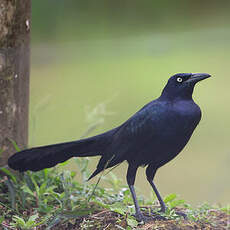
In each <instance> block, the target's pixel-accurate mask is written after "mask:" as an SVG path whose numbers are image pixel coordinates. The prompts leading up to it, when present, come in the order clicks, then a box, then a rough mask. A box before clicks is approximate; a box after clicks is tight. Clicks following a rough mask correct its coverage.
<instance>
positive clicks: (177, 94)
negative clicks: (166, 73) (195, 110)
mask: <svg viewBox="0 0 230 230" xmlns="http://www.w3.org/2000/svg"><path fill="white" fill-rule="evenodd" d="M209 77H211V75H210V74H207V73H178V74H175V75H173V76H172V77H170V78H169V80H168V83H167V84H166V86H165V88H164V89H163V91H162V94H161V97H162V98H167V99H171V100H174V99H185V100H186V99H191V98H192V93H193V89H194V86H195V84H196V83H197V82H199V81H201V80H204V79H206V78H209Z"/></svg>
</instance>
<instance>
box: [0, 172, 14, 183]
mask: <svg viewBox="0 0 230 230" xmlns="http://www.w3.org/2000/svg"><path fill="white" fill-rule="evenodd" d="M0 170H1V171H2V172H3V173H5V174H6V175H7V176H9V177H10V179H11V180H12V181H13V182H14V183H17V179H16V176H15V175H14V174H13V173H12V172H11V171H10V170H8V169H6V168H0Z"/></svg>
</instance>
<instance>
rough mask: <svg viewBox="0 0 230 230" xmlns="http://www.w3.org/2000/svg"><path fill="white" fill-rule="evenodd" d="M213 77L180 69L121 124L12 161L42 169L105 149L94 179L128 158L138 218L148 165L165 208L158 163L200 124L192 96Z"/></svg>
mask: <svg viewBox="0 0 230 230" xmlns="http://www.w3.org/2000/svg"><path fill="white" fill-rule="evenodd" d="M208 77H210V75H209V74H190V73H181V74H176V75H174V76H172V77H171V78H170V79H169V81H168V83H167V84H166V86H165V88H164V89H163V91H162V94H161V96H160V97H159V98H158V99H156V100H154V101H152V102H150V103H149V104H147V105H145V106H144V107H143V108H142V109H141V110H139V111H138V112H137V113H135V114H134V115H133V116H132V117H131V118H130V119H128V120H127V121H126V122H125V123H123V124H122V125H120V126H119V127H117V128H115V129H112V130H110V131H108V132H105V133H103V134H100V135H98V136H95V137H90V138H87V139H82V140H79V141H73V142H68V143H62V144H56V145H50V146H45V147H37V148H32V149H27V150H24V151H21V152H18V153H16V154H14V155H13V156H12V157H10V158H9V161H8V164H9V166H10V167H11V168H13V169H16V170H19V171H21V172H22V171H26V170H32V171H38V170H41V169H43V168H48V167H53V166H54V165H56V164H57V163H60V162H63V161H65V160H67V159H69V158H71V157H74V156H76V157H84V156H95V155H101V156H102V157H101V159H100V161H99V163H98V165H97V168H96V170H95V171H94V173H93V174H92V175H91V177H90V178H89V179H91V178H92V177H94V176H95V175H97V174H98V173H100V172H101V171H102V170H104V169H105V167H107V168H109V167H112V166H115V165H117V164H119V163H121V162H122V161H125V160H126V161H127V162H128V164H129V168H128V172H127V182H128V185H129V187H130V191H131V193H132V196H133V200H134V204H135V207H136V217H137V219H138V220H144V219H145V217H144V216H143V214H142V213H141V212H140V208H139V206H138V203H137V200H136V195H135V191H134V187H133V185H134V181H135V176H136V171H137V169H138V167H139V166H142V165H147V166H148V167H147V169H146V176H147V179H148V181H149V183H150V185H151V186H152V188H153V189H154V191H155V193H156V195H157V197H158V199H159V201H160V204H161V210H162V211H165V209H166V207H165V204H164V202H163V201H162V199H161V197H160V194H159V192H158V191H157V189H156V187H155V185H154V183H153V178H154V175H155V173H156V170H157V169H158V168H159V167H161V166H162V165H164V164H166V163H167V162H168V161H170V160H172V159H173V158H174V157H175V156H176V155H177V154H179V153H180V152H181V150H182V149H183V148H184V146H185V145H186V144H187V142H188V141H189V139H190V137H191V135H192V133H193V131H194V129H195V128H196V126H197V125H198V123H199V121H200V119H201V110H200V108H199V106H198V105H197V104H196V103H195V102H194V101H193V99H192V93H193V89H194V86H195V84H196V83H197V82H198V81H200V80H203V79H205V78H208Z"/></svg>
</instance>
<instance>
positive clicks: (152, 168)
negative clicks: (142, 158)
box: [146, 164, 166, 212]
mask: <svg viewBox="0 0 230 230" xmlns="http://www.w3.org/2000/svg"><path fill="white" fill-rule="evenodd" d="M156 170H157V169H156V167H155V166H154V165H151V164H150V165H149V166H148V167H147V169H146V177H147V180H148V182H149V184H150V185H151V187H152V188H153V191H154V192H155V194H156V196H157V199H158V200H159V202H160V205H161V210H160V211H161V212H165V211H166V205H165V203H164V201H163V199H162V198H161V195H160V193H159V192H158V190H157V188H156V186H155V184H154V183H153V178H154V176H155V174H156Z"/></svg>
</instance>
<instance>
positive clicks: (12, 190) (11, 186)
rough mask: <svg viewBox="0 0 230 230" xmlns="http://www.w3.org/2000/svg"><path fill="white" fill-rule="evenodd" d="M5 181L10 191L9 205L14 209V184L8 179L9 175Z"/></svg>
mask: <svg viewBox="0 0 230 230" xmlns="http://www.w3.org/2000/svg"><path fill="white" fill-rule="evenodd" d="M5 183H6V185H7V187H8V190H9V192H10V201H11V207H12V208H13V209H15V207H16V203H15V198H16V192H15V188H14V184H13V183H12V181H11V180H10V179H9V177H8V180H6V181H5Z"/></svg>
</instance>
